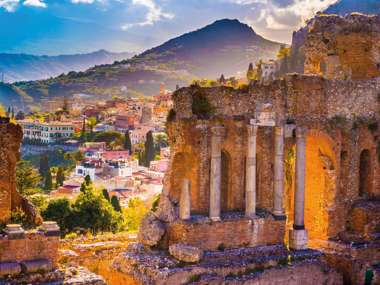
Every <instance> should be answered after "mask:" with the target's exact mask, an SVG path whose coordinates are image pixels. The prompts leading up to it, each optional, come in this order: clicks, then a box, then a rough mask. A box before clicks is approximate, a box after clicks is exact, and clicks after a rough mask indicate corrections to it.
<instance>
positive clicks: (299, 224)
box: [289, 127, 307, 250]
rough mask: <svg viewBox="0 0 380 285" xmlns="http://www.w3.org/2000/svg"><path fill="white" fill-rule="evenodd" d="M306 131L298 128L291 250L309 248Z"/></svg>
mask: <svg viewBox="0 0 380 285" xmlns="http://www.w3.org/2000/svg"><path fill="white" fill-rule="evenodd" d="M305 134H306V129H305V128H303V127H297V128H296V137H297V138H296V139H297V141H296V189H295V193H294V224H293V230H291V232H290V239H289V240H290V248H292V249H296V250H299V249H306V248H307V231H306V230H305V222H304V212H305V176H306V138H305Z"/></svg>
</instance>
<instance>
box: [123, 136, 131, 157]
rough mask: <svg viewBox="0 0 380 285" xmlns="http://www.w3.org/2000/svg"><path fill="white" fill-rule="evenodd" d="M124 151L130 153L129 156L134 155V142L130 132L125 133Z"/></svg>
mask: <svg viewBox="0 0 380 285" xmlns="http://www.w3.org/2000/svg"><path fill="white" fill-rule="evenodd" d="M124 149H125V150H128V151H129V155H131V154H132V142H131V137H130V135H129V131H126V132H125V139H124Z"/></svg>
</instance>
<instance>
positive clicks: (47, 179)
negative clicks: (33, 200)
mask: <svg viewBox="0 0 380 285" xmlns="http://www.w3.org/2000/svg"><path fill="white" fill-rule="evenodd" d="M52 189H53V180H52V177H51V172H50V169H49V170H48V171H47V173H46V176H45V185H44V190H45V191H51V190H52Z"/></svg>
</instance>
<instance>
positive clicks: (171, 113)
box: [166, 109, 177, 122]
mask: <svg viewBox="0 0 380 285" xmlns="http://www.w3.org/2000/svg"><path fill="white" fill-rule="evenodd" d="M176 115H177V114H176V112H175V111H174V109H170V110H169V113H168V116H167V118H166V120H167V121H168V122H173V121H174V120H175V117H176Z"/></svg>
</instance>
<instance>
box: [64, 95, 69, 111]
mask: <svg viewBox="0 0 380 285" xmlns="http://www.w3.org/2000/svg"><path fill="white" fill-rule="evenodd" d="M62 111H63V112H64V113H65V114H69V113H70V109H69V101H68V99H67V97H66V96H65V97H64V98H63V106H62Z"/></svg>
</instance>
